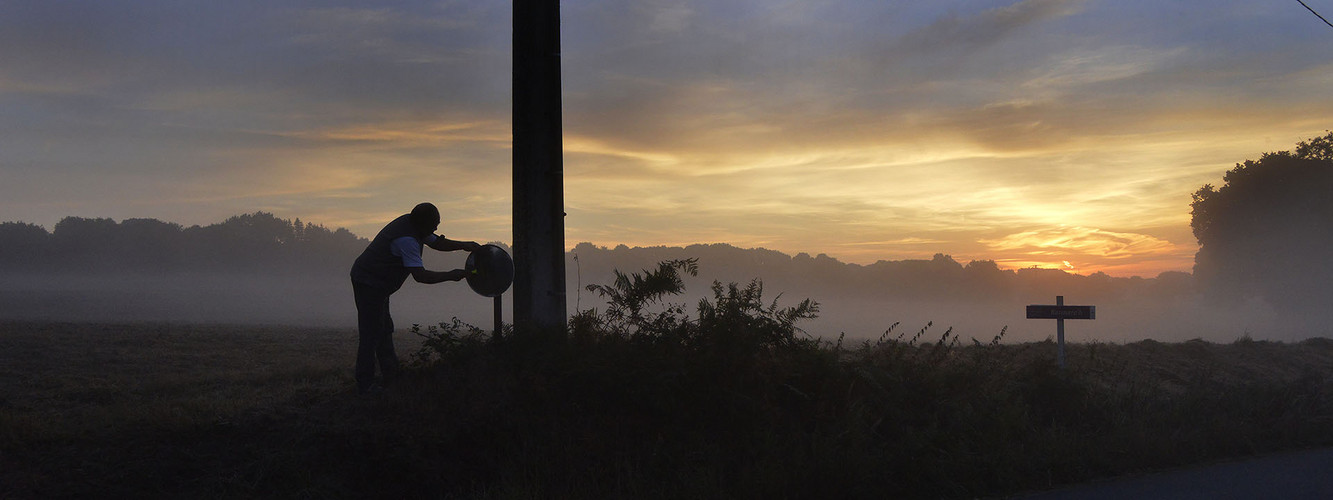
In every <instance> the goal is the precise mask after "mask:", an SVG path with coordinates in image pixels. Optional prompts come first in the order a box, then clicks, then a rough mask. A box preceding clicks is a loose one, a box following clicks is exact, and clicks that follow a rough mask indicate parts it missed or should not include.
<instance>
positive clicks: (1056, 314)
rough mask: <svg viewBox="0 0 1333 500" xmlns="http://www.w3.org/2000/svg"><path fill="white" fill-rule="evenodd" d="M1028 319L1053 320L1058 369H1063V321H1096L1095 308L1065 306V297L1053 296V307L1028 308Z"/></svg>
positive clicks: (1038, 306) (1037, 306) (1034, 306)
mask: <svg viewBox="0 0 1333 500" xmlns="http://www.w3.org/2000/svg"><path fill="white" fill-rule="evenodd" d="M1028 319H1054V320H1055V334H1056V338H1057V339H1058V342H1059V343H1060V352H1059V354H1058V355H1057V357H1056V360H1057V361H1058V362H1059V363H1060V368H1064V367H1065V320H1067V319H1097V306H1067V305H1065V296H1064V295H1057V296H1055V305H1053V306H1050V305H1031V306H1028Z"/></svg>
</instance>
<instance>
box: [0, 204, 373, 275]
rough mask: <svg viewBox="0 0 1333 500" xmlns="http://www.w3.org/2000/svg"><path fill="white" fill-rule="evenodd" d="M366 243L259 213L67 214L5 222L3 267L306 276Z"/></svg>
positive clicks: (0, 244)
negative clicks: (197, 217) (193, 219)
mask: <svg viewBox="0 0 1333 500" xmlns="http://www.w3.org/2000/svg"><path fill="white" fill-rule="evenodd" d="M366 243H367V240H366V239H364V238H360V237H357V236H356V235H355V234H352V232H350V231H348V230H347V229H344V228H337V229H329V228H327V227H325V226H323V225H318V224H312V223H309V222H302V221H301V219H299V218H298V219H296V220H289V219H281V218H278V217H275V216H274V215H273V214H271V213H266V212H255V213H252V214H244V215H237V216H233V217H230V218H228V219H227V220H225V221H223V222H220V223H216V224H211V225H207V226H198V225H195V226H190V227H183V226H182V225H180V224H176V223H173V222H164V221H160V220H157V219H143V218H136V219H125V220H123V221H120V222H116V221H115V220H112V219H108V218H84V217H65V218H64V219H61V220H60V222H58V223H56V225H55V227H54V228H52V230H51V231H49V232H48V231H47V230H46V229H45V228H43V227H42V226H38V225H36V224H29V223H24V222H3V223H0V269H3V270H7V271H11V272H41V273H49V272H139V273H156V272H179V271H206V272H228V273H237V272H240V273H266V274H274V273H276V274H285V273H308V272H312V271H316V272H328V271H331V270H335V269H337V270H345V269H343V268H346V267H348V266H350V265H351V262H352V260H353V259H355V258H356V256H357V255H358V254H359V253H360V252H361V250H362V249H363V248H365V245H366Z"/></svg>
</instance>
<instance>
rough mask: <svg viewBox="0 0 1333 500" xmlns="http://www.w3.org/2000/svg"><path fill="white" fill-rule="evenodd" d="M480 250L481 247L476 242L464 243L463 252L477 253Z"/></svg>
mask: <svg viewBox="0 0 1333 500" xmlns="http://www.w3.org/2000/svg"><path fill="white" fill-rule="evenodd" d="M478 248H481V245H479V244H477V242H475V241H468V242H464V243H463V250H467V251H468V252H475V251H477V249H478Z"/></svg>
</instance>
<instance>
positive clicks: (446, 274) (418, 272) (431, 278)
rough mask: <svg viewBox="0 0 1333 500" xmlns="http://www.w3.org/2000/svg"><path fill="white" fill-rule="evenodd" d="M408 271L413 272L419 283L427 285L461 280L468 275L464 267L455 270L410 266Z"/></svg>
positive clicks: (413, 276) (413, 277)
mask: <svg viewBox="0 0 1333 500" xmlns="http://www.w3.org/2000/svg"><path fill="white" fill-rule="evenodd" d="M407 270H408V271H410V272H411V273H412V279H414V280H416V281H417V283H424V284H427V285H430V284H434V283H442V282H445V281H459V280H462V279H463V278H466V277H467V271H466V270H463V269H454V270H453V271H427V270H426V268H424V267H409V268H407Z"/></svg>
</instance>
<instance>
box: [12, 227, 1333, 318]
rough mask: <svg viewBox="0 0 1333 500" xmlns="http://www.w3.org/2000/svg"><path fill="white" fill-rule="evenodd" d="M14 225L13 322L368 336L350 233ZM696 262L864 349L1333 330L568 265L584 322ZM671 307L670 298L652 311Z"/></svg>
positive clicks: (907, 286)
mask: <svg viewBox="0 0 1333 500" xmlns="http://www.w3.org/2000/svg"><path fill="white" fill-rule="evenodd" d="M4 227H5V228H6V229H5V234H4V236H5V238H4V239H5V241H6V243H7V246H6V250H5V252H4V253H3V254H0V256H2V257H4V259H3V260H0V319H40V320H58V321H77V322H88V321H96V322H189V323H221V324H279V325H304V326H330V327H347V328H349V329H352V328H355V320H356V312H355V306H354V304H353V301H352V292H351V286H350V284H349V281H348V278H347V271H348V269H349V268H350V265H351V262H352V260H353V259H355V257H356V255H358V254H359V253H360V251H361V249H362V248H364V246H365V244H366V240H365V239H364V238H360V237H357V236H355V235H352V234H351V233H349V232H347V231H345V230H342V229H339V230H336V231H332V230H328V229H327V228H323V227H322V226H316V225H313V224H309V223H304V224H303V223H301V222H300V221H299V219H298V220H297V221H295V222H293V221H288V220H284V219H278V218H276V217H274V216H272V215H271V214H265V213H262V212H261V213H256V214H251V215H244V216H237V217H233V218H232V219H229V220H228V221H226V222H223V223H219V224H215V225H212V226H207V227H202V228H201V227H198V226H194V227H190V228H184V227H180V226H179V225H175V224H172V223H168V222H161V221H155V220H145V219H132V220H126V221H122V222H115V221H111V220H109V219H79V218H67V219H66V220H64V221H62V223H61V225H60V226H58V227H57V229H56V231H54V232H52V233H47V232H46V231H45V230H44V229H42V228H37V227H35V226H31V225H23V224H17V223H6V224H5V226H4ZM293 228H296V229H293ZM25 242H26V243H25ZM94 242H96V243H94ZM25 245H26V246H25ZM686 258H697V259H698V263H699V275H698V276H695V277H690V276H687V277H686V278H685V287H686V293H685V294H683V295H680V296H676V297H668V298H666V299H665V301H666V302H669V303H677V304H684V305H685V306H686V307H685V310H686V311H687V312H689V314H690V315H691V316H694V315H695V313H694V308H695V304H697V303H698V301H699V299H701V298H704V297H710V298H711V294H712V291H711V287H712V285H713V283H714V282H715V281H717V282H720V283H722V284H724V285H725V284H727V283H733V282H734V283H739V284H741V285H745V284H747V283H749V282H750V281H751V280H752V279H759V280H761V281H762V283H763V284H764V297H765V300H766V301H772V300H774V299H776V300H777V301H778V304H779V305H781V306H789V305H794V304H796V303H798V302H799V301H801V300H803V299H806V298H809V299H813V300H814V301H816V302H818V303H819V305H820V312H819V317H818V318H816V319H814V320H810V321H806V322H803V323H801V324H799V325H798V326H800V327H802V328H803V329H804V330H805V331H806V332H807V333H808V334H810V335H812V336H818V337H821V338H825V339H829V340H832V339H836V338H838V337H839V335H842V334H845V338H846V340H848V341H853V342H859V341H861V340H872V341H873V340H875V339H878V338H879V337H880V336H881V335H883V334H884V332H885V330H887V329H889V328H890V327H891V326H892V325H894V324H895V323H897V324H898V325H897V326H896V327H895V328H894V330H893V331H892V332H891V334H890V335H891V336H897V335H899V334H902V335H905V336H907V337H911V336H912V335H914V334H915V333H916V332H917V331H919V330H920V329H921V328H923V327H925V326H926V325H927V323H932V326H931V327H930V328H929V330H927V332H926V333H925V334H923V335H922V338H923V339H937V338H939V337H940V336H941V335H943V334H944V332H945V331H946V330H947V329H949V328H953V329H954V333H956V334H958V336H959V337H960V338H961V339H963V340H964V341H966V340H968V339H971V338H975V339H977V340H978V341H981V342H989V341H990V340H991V339H992V338H993V337H995V336H996V335H997V334H999V333H1000V332H1001V330H1005V332H1006V333H1005V336H1004V341H1006V342H1024V341H1039V340H1043V339H1046V338H1049V337H1052V336H1054V335H1055V321H1053V320H1029V319H1026V318H1025V306H1026V305H1029V304H1054V303H1055V297H1056V296H1057V295H1063V296H1064V297H1065V304H1068V305H1094V306H1096V307H1097V319H1095V320H1069V321H1067V322H1066V332H1067V338H1068V340H1070V341H1075V342H1079V341H1105V342H1132V341H1137V340H1143V339H1155V340H1160V341H1183V340H1189V339H1195V338H1199V339H1204V340H1209V341H1214V342H1230V341H1234V340H1236V339H1238V338H1242V337H1249V338H1253V339H1256V340H1259V339H1266V340H1283V341H1294V340H1302V339H1305V338H1310V337H1318V336H1323V337H1328V336H1333V331H1331V330H1330V327H1329V326H1328V325H1330V324H1333V321H1330V320H1331V319H1333V317H1330V316H1331V315H1330V314H1329V313H1327V312H1323V311H1320V310H1318V309H1305V310H1279V309H1277V308H1274V307H1273V306H1271V305H1270V304H1268V303H1266V302H1265V301H1263V300H1262V299H1257V298H1248V299H1244V300H1240V301H1231V302H1226V303H1219V302H1217V301H1215V300H1210V299H1208V298H1205V295H1204V294H1203V293H1202V291H1201V290H1200V289H1199V286H1198V284H1197V283H1196V280H1195V278H1194V277H1193V276H1192V275H1190V274H1188V273H1182V272H1168V273H1163V274H1161V275H1159V276H1156V277H1148V278H1141V277H1133V278H1122V277H1112V276H1108V275H1105V274H1100V273H1098V274H1094V275H1091V276H1081V275H1074V274H1069V273H1065V272H1063V271H1059V270H1047V269H1020V270H1004V269H999V268H998V267H997V266H996V265H995V263H994V262H991V261H973V262H964V263H960V262H956V261H954V260H953V259H952V258H951V257H949V256H947V255H943V254H940V255H936V256H935V258H934V259H931V260H900V261H880V262H877V263H875V264H871V265H857V264H847V263H843V262H839V261H837V260H835V259H832V258H830V257H827V256H824V255H817V256H814V257H811V256H810V255H808V254H804V253H802V254H797V255H795V256H792V255H787V254H784V253H781V252H776V251H772V250H765V249H741V248H736V247H733V246H730V245H724V244H712V245H692V246H689V247H650V248H637V247H636V248H629V247H625V246H623V245H622V246H620V247H616V248H605V247H598V246H595V245H592V244H589V243H581V244H579V245H577V246H576V247H575V248H574V249H572V250H571V251H570V252H569V253H568V254H567V259H566V271H567V276H568V280H567V284H568V290H569V296H568V307H569V309H570V312H571V313H572V312H575V311H576V310H581V309H590V308H598V309H604V308H605V305H606V303H605V301H604V300H603V299H602V297H600V296H598V295H597V294H596V293H595V292H592V291H589V290H587V289H586V286H587V285H590V284H609V283H611V282H612V281H613V280H614V279H615V278H614V271H615V270H620V271H621V272H624V273H634V272H642V271H643V270H645V269H651V268H654V267H655V266H656V265H657V263H658V262H660V261H663V260H669V259H686ZM465 260H466V253H465V252H447V253H444V252H436V251H429V250H428V251H427V252H426V254H425V262H426V267H427V268H428V269H433V270H450V269H455V268H461V267H463V265H464V262H465ZM511 308H512V302H511V301H510V300H509V295H508V294H506V295H505V296H504V300H503V316H504V319H505V321H506V322H509V321H511V320H512V315H511ZM392 309H393V315H394V321H395V323H396V326H397V328H398V330H399V331H400V332H405V331H406V330H407V329H408V328H410V326H411V325H412V324H422V325H430V324H435V323H439V322H445V321H449V320H450V318H453V317H458V318H459V319H461V320H463V321H464V322H467V323H469V324H472V325H475V326H478V327H481V328H484V329H490V328H491V327H492V326H493V319H492V318H493V316H492V315H493V300H492V299H490V298H487V297H483V296H480V295H477V294H475V293H473V292H472V291H471V290H470V289H469V288H468V287H467V285H466V283H462V282H447V283H442V284H438V285H429V286H427V285H421V284H418V283H415V282H412V281H411V280H409V282H408V283H406V284H405V285H404V286H403V288H402V289H401V290H400V291H399V292H397V293H395V294H394V295H393V298H392ZM660 309H661V305H660V304H659V305H657V306H655V307H650V308H649V310H650V311H654V310H660Z"/></svg>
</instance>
